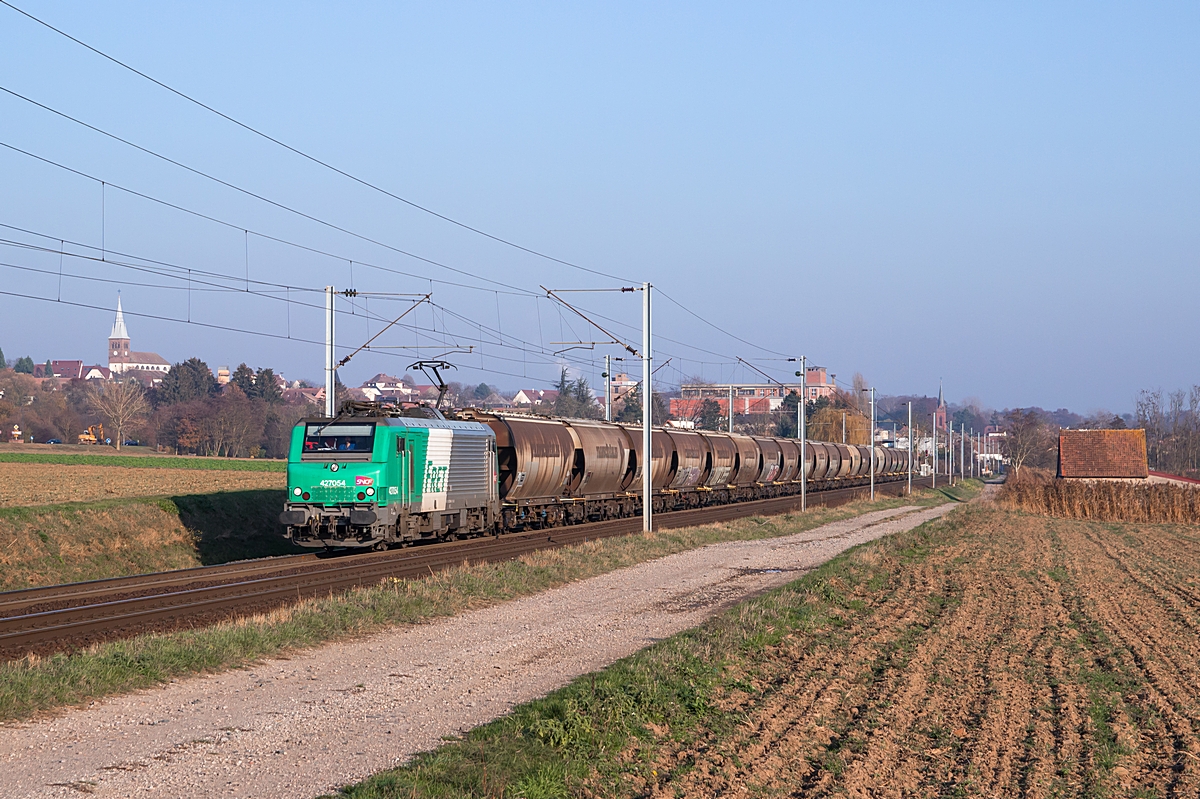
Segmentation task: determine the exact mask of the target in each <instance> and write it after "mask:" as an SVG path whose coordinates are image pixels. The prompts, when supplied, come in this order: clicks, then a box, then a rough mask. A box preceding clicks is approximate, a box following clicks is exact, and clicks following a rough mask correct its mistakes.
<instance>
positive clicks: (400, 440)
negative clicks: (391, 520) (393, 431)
mask: <svg viewBox="0 0 1200 799" xmlns="http://www.w3.org/2000/svg"><path fill="white" fill-rule="evenodd" d="M395 463H396V479H395V481H394V482H393V483H392V485H393V486H394V487H395V488H396V489H397V495H398V496H397V497H396V499H397V504H398V505H399V506H400V512H399V514H398V515H397V517H396V537H397V538H398V539H399V540H401V541H404V540H407V539H408V538H410V537H415V536H410V535H409V532H408V526H409V514H408V511H409V503H411V502H412V450H410V449H409V447H408V442H407V441H406V440H405V438H404V436H402V435H397V436H396V459H395Z"/></svg>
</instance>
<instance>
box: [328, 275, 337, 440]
mask: <svg viewBox="0 0 1200 799" xmlns="http://www.w3.org/2000/svg"><path fill="white" fill-rule="evenodd" d="M333 293H334V292H333V286H326V287H325V416H326V417H327V418H329V419H332V418H333V417H334V416H335V415H336V412H337V403H336V390H337V387H336V386H335V385H334V384H335V383H336V382H337V380H336V379H335V374H336V369H335V367H334V357H333Z"/></svg>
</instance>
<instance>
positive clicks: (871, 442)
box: [863, 388, 875, 502]
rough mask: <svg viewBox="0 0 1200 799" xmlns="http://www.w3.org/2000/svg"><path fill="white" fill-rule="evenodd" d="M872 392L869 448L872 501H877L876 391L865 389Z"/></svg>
mask: <svg viewBox="0 0 1200 799" xmlns="http://www.w3.org/2000/svg"><path fill="white" fill-rule="evenodd" d="M863 391H869V392H871V429H870V431H869V432H868V433H867V447H868V448H869V449H870V450H871V501H872V502H874V501H875V389H874V388H864V389H863Z"/></svg>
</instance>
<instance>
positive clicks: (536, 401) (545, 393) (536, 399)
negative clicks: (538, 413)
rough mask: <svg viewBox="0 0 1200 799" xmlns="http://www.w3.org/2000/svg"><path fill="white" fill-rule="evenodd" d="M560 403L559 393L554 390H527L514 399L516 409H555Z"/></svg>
mask: <svg viewBox="0 0 1200 799" xmlns="http://www.w3.org/2000/svg"><path fill="white" fill-rule="evenodd" d="M557 401H558V391H556V390H555V389H552V388H548V389H540V388H525V389H521V390H520V391H518V392H517V393H516V396H514V397H513V398H512V404H513V407H514V408H520V407H526V408H541V407H545V406H551V407H553V405H554V403H556V402H557Z"/></svg>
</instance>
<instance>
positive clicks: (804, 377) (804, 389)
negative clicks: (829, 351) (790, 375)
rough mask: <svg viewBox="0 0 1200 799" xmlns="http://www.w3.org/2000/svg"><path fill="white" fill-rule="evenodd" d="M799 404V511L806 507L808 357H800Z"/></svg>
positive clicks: (797, 410)
mask: <svg viewBox="0 0 1200 799" xmlns="http://www.w3.org/2000/svg"><path fill="white" fill-rule="evenodd" d="M796 374H798V375H799V376H800V402H798V403H796V432H797V433H799V434H800V510H802V511H803V510H805V509H807V507H808V441H807V439H808V418H807V417H808V414H807V413H805V410H807V409H806V408H805V406H806V405H807V404H808V356H807V355H801V356H800V371H799V372H796Z"/></svg>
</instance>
